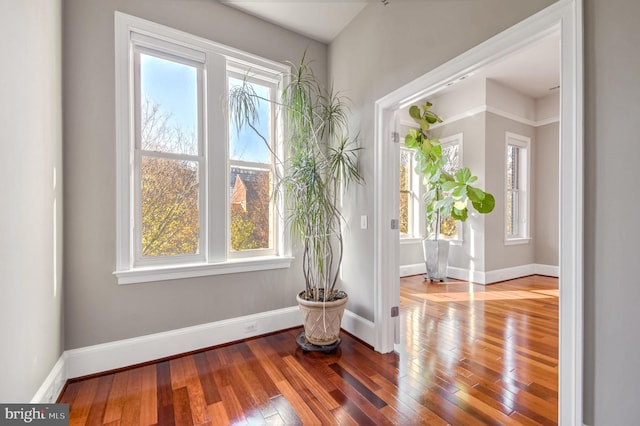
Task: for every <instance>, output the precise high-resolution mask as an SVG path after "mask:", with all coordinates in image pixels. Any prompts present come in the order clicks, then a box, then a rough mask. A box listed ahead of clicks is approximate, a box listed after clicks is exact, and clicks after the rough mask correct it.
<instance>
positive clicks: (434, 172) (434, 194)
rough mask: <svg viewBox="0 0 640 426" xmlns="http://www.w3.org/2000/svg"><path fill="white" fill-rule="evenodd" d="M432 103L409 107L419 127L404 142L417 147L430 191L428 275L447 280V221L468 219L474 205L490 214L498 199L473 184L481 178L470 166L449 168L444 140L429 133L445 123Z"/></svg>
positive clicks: (419, 166) (427, 200)
mask: <svg viewBox="0 0 640 426" xmlns="http://www.w3.org/2000/svg"><path fill="white" fill-rule="evenodd" d="M432 106H433V105H432V104H431V103H430V102H425V103H423V104H422V105H413V106H411V107H410V108H409V115H410V116H411V118H412V119H413V120H414V121H415V122H416V124H417V126H418V127H417V128H413V129H410V130H409V132H408V133H407V135H406V136H405V140H404V143H405V146H407V147H408V148H413V149H415V158H416V171H417V172H418V173H419V174H421V175H422V176H423V182H424V185H425V190H426V191H425V194H424V203H425V212H426V220H427V237H426V238H425V239H424V240H423V249H424V257H425V263H426V267H427V277H428V278H429V279H430V280H431V281H444V279H445V278H446V276H447V265H448V257H449V244H450V242H449V241H448V240H442V239H440V234H441V227H442V225H443V223H444V222H445V221H451V220H453V221H460V222H465V221H466V220H467V218H468V217H469V208H470V207H473V208H474V209H475V210H476V211H477V212H478V213H481V214H487V213H490V212H491V211H493V208H494V207H495V198H494V196H493V195H492V194H490V193H487V192H485V191H483V190H482V189H480V188H478V187H476V186H473V185H472V184H473V183H475V182H476V181H477V180H478V177H477V176H474V175H473V174H472V173H471V170H469V168H468V167H461V168H459V169H457V170H453V169H452V167H449V165H448V164H447V161H448V157H447V156H446V155H445V153H444V152H443V149H442V146H441V145H440V141H439V140H438V139H437V138H431V137H430V135H429V129H430V127H431V126H432V125H433V124H436V123H441V122H442V119H441V118H440V117H439V116H438V115H437V114H436V113H434V112H433V111H431V107H432Z"/></svg>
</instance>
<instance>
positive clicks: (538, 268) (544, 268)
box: [533, 263, 560, 278]
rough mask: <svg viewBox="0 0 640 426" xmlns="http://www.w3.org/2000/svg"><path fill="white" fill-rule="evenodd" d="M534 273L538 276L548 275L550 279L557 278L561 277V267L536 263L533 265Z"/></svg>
mask: <svg viewBox="0 0 640 426" xmlns="http://www.w3.org/2000/svg"><path fill="white" fill-rule="evenodd" d="M533 268H534V271H535V272H534V273H535V274H536V275H546V276H548V277H556V278H558V277H559V276H560V267H559V266H558V265H540V264H538V263H536V264H535V265H533Z"/></svg>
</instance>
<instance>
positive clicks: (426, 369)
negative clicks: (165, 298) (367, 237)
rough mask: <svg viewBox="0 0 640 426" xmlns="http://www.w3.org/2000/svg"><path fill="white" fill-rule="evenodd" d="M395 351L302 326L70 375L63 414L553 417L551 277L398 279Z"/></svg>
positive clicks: (127, 417) (258, 420) (457, 420)
mask: <svg viewBox="0 0 640 426" xmlns="http://www.w3.org/2000/svg"><path fill="white" fill-rule="evenodd" d="M400 296H401V318H400V319H401V323H402V325H403V326H404V329H403V332H402V339H401V344H400V348H401V349H400V351H399V352H398V353H393V354H385V355H383V354H379V353H376V352H375V351H373V350H372V349H371V348H370V347H368V346H367V345H365V344H363V343H362V342H360V341H359V340H357V339H354V338H353V337H351V336H350V335H348V334H346V333H343V335H342V337H343V341H342V345H341V347H340V348H339V349H338V350H337V351H336V352H335V353H333V354H329V355H325V354H322V353H303V352H302V351H301V350H300V349H299V348H297V346H296V344H295V336H296V335H297V334H298V333H299V331H300V329H292V330H286V331H282V332H279V333H275V334H271V335H268V336H262V337H257V338H254V339H250V340H247V341H243V342H239V343H235V344H231V345H227V346H222V347H217V348H214V349H210V350H207V351H203V352H199V353H195V354H188V355H185V356H182V357H177V358H174V359H171V360H165V361H161V362H157V363H151V364H148V365H145V366H140V367H136V368H131V369H127V370H123V371H118V372H115V373H110V374H104V375H99V376H95V377H91V378H86V379H83V380H79V381H74V382H72V383H69V384H68V385H67V387H66V388H65V390H64V392H63V394H62V395H61V397H60V399H59V402H62V403H68V404H70V417H71V419H70V424H72V425H74V424H92V425H93V424H96V425H106V424H109V425H117V424H119V425H138V424H140V425H154V424H158V425H160V424H176V425H191V424H198V425H200V424H202V425H205V424H211V425H226V424H250V425H255V424H259V425H261V424H284V425H289V424H312V425H316V424H340V425H343V424H345V425H348V424H354V425H355V424H366V425H382V424H398V425H414V424H427V425H445V424H452V425H485V424H525V425H532V424H543V425H547V424H556V418H557V409H558V285H557V279H555V278H548V277H540V276H532V277H526V278H521V279H517V280H512V281H506V282H503V283H499V284H494V285H491V286H480V285H473V284H469V283H464V282H449V283H428V282H423V280H422V277H421V276H415V277H408V278H403V279H402V285H401V295H400Z"/></svg>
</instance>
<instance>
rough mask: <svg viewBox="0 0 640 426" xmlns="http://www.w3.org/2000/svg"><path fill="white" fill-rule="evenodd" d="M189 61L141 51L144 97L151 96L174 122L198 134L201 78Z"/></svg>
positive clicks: (184, 129) (185, 130)
mask: <svg viewBox="0 0 640 426" xmlns="http://www.w3.org/2000/svg"><path fill="white" fill-rule="evenodd" d="M197 76H198V74H197V69H196V68H195V67H192V66H190V65H185V64H181V63H178V62H173V61H169V60H166V59H162V58H158V57H155V56H150V55H145V54H141V55H140V82H141V93H142V101H143V102H144V100H145V98H148V99H149V100H151V101H152V102H155V103H157V104H159V105H160V107H161V109H162V111H163V112H164V113H165V114H170V115H171V119H170V122H171V125H172V126H173V125H177V126H179V127H181V128H182V130H183V131H184V132H185V133H186V134H188V135H194V136H195V135H197V134H198V133H197V131H196V129H197V125H198V91H197V90H198V87H197V86H198V78H197Z"/></svg>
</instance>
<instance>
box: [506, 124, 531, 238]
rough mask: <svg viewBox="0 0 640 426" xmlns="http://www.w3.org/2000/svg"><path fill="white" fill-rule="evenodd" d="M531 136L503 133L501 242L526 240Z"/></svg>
mask: <svg viewBox="0 0 640 426" xmlns="http://www.w3.org/2000/svg"><path fill="white" fill-rule="evenodd" d="M530 141H531V139H530V138H528V137H525V136H520V135H516V134H513V133H508V132H507V134H506V161H505V169H506V180H505V200H506V202H505V241H506V243H507V244H509V243H511V244H513V243H518V242H526V241H527V240H528V238H529V222H528V219H529V187H528V183H529V144H530Z"/></svg>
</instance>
